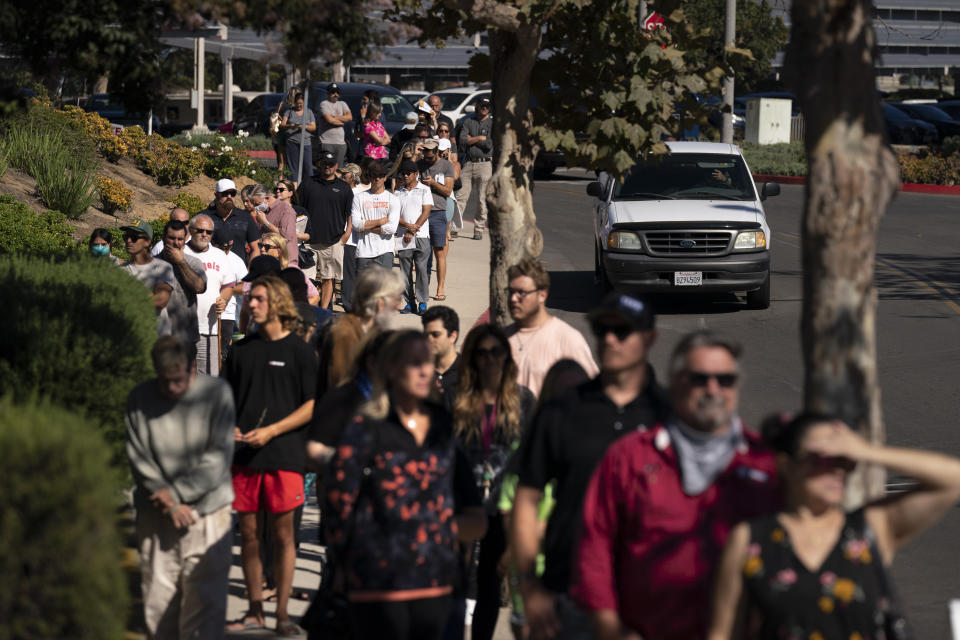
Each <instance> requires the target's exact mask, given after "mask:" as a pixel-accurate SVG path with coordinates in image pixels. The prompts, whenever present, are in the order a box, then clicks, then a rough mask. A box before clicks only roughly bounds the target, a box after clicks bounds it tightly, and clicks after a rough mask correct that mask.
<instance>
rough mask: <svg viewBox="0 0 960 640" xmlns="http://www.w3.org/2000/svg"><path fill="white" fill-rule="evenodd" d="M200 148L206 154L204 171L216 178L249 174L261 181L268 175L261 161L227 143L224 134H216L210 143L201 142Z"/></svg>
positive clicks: (248, 175)
mask: <svg viewBox="0 0 960 640" xmlns="http://www.w3.org/2000/svg"><path fill="white" fill-rule="evenodd" d="M241 137H242V136H241ZM193 148H194V149H196V147H193ZM200 150H201V152H202V153H203V154H204V166H203V172H204V173H205V174H206V175H208V176H210V177H211V178H213V179H214V180H219V179H220V178H238V177H240V176H247V177H250V178H253V179H254V180H256V181H258V182H260V181H261V179H263V178H264V177H265V176H266V172H265V171H263V166H262V165H261V164H260V163H258V162H254V161H253V160H251V159H250V158H248V157H247V156H246V154H244V153H243V151H242V150H241V149H240V148H239V147H238V148H236V149H235V148H234V147H233V146H232V145H229V144H227V139H226V138H225V137H223V136H222V135H217V136H215V137H214V138H213V140H212V141H211V142H210V143H207V142H201V143H200ZM258 174H259V175H258Z"/></svg>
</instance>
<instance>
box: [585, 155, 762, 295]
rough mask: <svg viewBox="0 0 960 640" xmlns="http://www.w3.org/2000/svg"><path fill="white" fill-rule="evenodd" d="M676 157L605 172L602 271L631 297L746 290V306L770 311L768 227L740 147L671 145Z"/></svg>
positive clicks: (599, 230)
mask: <svg viewBox="0 0 960 640" xmlns="http://www.w3.org/2000/svg"><path fill="white" fill-rule="evenodd" d="M667 146H668V147H669V149H670V153H669V154H666V155H663V156H659V157H651V158H650V159H648V160H640V161H638V162H637V164H636V165H635V166H634V167H633V168H632V169H631V170H630V172H629V173H628V175H627V176H626V178H625V179H624V180H622V181H618V180H614V179H613V177H612V176H610V175H609V174H607V173H601V174H600V175H599V177H598V180H597V181H596V182H591V183H590V184H589V185H587V194H588V195H590V196H593V197H594V198H596V201H595V202H594V231H595V243H594V244H595V248H594V250H595V273H596V278H597V281H598V282H599V283H600V284H601V285H602V286H604V287H607V288H609V287H612V288H614V289H617V290H619V291H625V292H637V293H643V292H656V293H695V292H698V291H702V292H704V293H706V292H720V291H743V292H746V296H747V306H748V307H750V308H752V309H766V308H767V307H769V306H770V227H769V226H767V219H766V216H765V215H764V212H763V204H762V201H763V200H765V199H766V198H767V197H769V196H775V195H779V193H780V185H779V184H777V183H775V182H768V183H765V184H764V185H763V186H762V187H761V188H760V189H759V190H758V189H757V186H756V185H755V184H754V182H753V176H752V175H751V174H750V170H749V169H748V168H747V163H746V162H744V159H743V156H742V155H741V153H740V149H739V148H738V147H736V146H735V145H730V144H720V143H715V142H668V143H667Z"/></svg>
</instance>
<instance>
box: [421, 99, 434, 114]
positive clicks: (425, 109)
mask: <svg viewBox="0 0 960 640" xmlns="http://www.w3.org/2000/svg"><path fill="white" fill-rule="evenodd" d="M417 109H420V111H423V112H424V113H433V109H431V108H430V105H428V104H427V102H426V101H425V100H418V101H417Z"/></svg>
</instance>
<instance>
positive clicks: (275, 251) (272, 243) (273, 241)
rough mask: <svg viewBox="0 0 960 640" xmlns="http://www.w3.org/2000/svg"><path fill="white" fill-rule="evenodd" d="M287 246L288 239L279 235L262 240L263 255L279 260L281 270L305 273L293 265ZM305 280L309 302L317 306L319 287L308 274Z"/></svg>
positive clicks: (304, 276) (270, 234) (263, 237)
mask: <svg viewBox="0 0 960 640" xmlns="http://www.w3.org/2000/svg"><path fill="white" fill-rule="evenodd" d="M287 246H288V243H287V239H286V238H284V237H283V236H282V235H280V234H279V233H268V234H265V235H264V236H262V237H261V238H260V254H261V255H265V256H273V257H274V258H276V259H277V260H279V261H280V268H281V269H286V268H287V267H292V268H294V269H297V270H298V271H300V273H303V270H302V269H300V267H298V266H297V265H296V264H293V263H291V261H290V255H289V254H288V253H287ZM303 279H304V281H305V282H306V283H307V302H309V303H310V304H312V305H314V306H316V305H317V304H318V303H319V302H320V292H319V291H317V287H316V286H315V285H314V284H313V283H312V282H311V281H310V278H308V277H307V274H305V273H303Z"/></svg>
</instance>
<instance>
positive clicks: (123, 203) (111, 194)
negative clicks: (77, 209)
mask: <svg viewBox="0 0 960 640" xmlns="http://www.w3.org/2000/svg"><path fill="white" fill-rule="evenodd" d="M96 185H97V193H98V194H99V195H100V205H101V209H103V212H104V213H109V214H110V215H114V214H116V212H117V211H129V210H130V207H131V206H133V191H131V190H130V189H128V188H127V186H126V185H125V184H123V183H122V182H120V181H119V180H113V179H112V178H108V177H106V176H97V178H96Z"/></svg>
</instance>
